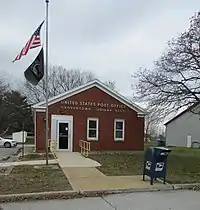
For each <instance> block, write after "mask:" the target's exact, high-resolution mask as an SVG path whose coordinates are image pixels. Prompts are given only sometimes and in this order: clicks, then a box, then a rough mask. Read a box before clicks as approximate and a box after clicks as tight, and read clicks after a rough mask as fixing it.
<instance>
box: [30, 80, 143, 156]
mask: <svg viewBox="0 0 200 210" xmlns="http://www.w3.org/2000/svg"><path fill="white" fill-rule="evenodd" d="M48 104H49V139H51V141H54V143H55V144H56V149H57V150H64V151H80V148H79V140H87V141H90V142H91V150H103V151H104V150H140V149H143V147H144V116H145V111H144V110H143V109H142V108H141V107H139V106H137V105H136V104H133V103H132V102H131V101H130V100H128V99H126V98H125V97H123V96H122V95H120V94H118V93H117V92H115V91H113V90H111V89H110V88H108V87H107V86H106V85H104V84H103V83H102V82H100V81H99V80H94V81H92V82H89V83H87V84H86V85H83V86H80V87H78V88H75V89H73V90H70V91H68V92H65V93H63V94H60V95H58V96H55V97H52V98H50V99H49V103H48ZM32 108H33V111H34V124H35V144H36V151H38V152H39V151H44V150H45V102H40V103H38V104H35V105H34V106H33V107H32Z"/></svg>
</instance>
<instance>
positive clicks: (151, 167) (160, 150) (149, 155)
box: [143, 147, 171, 185]
mask: <svg viewBox="0 0 200 210" xmlns="http://www.w3.org/2000/svg"><path fill="white" fill-rule="evenodd" d="M170 152H171V150H170V149H168V148H165V147H149V148H147V149H146V151H145V156H144V168H143V181H144V180H145V175H147V176H149V177H150V179H151V180H150V184H151V185H152V184H153V180H154V179H156V178H163V181H164V184H165V180H166V169H167V157H168V155H169V153H170Z"/></svg>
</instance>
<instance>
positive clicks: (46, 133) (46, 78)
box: [45, 0, 49, 165]
mask: <svg viewBox="0 0 200 210" xmlns="http://www.w3.org/2000/svg"><path fill="white" fill-rule="evenodd" d="M45 2H46V75H45V76H46V77H45V89H46V94H45V95H46V117H45V123H46V124H45V125H46V126H45V150H46V165H48V152H49V151H48V150H49V141H48V131H49V120H48V114H49V113H48V15H49V14H48V9H49V0H45Z"/></svg>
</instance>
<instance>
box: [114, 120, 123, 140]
mask: <svg viewBox="0 0 200 210" xmlns="http://www.w3.org/2000/svg"><path fill="white" fill-rule="evenodd" d="M124 132H125V120H122V119H115V121H114V140H115V141H124Z"/></svg>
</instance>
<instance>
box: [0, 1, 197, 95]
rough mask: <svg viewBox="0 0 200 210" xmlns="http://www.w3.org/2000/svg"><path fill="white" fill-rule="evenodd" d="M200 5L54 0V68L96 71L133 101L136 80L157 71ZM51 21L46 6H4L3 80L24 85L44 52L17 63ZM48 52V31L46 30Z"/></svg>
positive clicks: (0, 39) (0, 20) (0, 12)
mask: <svg viewBox="0 0 200 210" xmlns="http://www.w3.org/2000/svg"><path fill="white" fill-rule="evenodd" d="M198 9H200V1H199V0H167V1H166V0H151V1H147V0H139V1H138V0H137V1H136V0H101V1H99V0H50V3H49V63H50V64H51V65H62V66H64V67H65V68H69V69H71V68H79V69H82V70H86V71H92V72H93V73H94V74H95V75H96V76H97V77H98V78H99V79H100V80H102V81H106V80H113V81H115V82H116V86H117V90H118V91H119V92H120V93H121V94H123V95H125V96H132V94H134V93H133V90H132V89H131V85H132V84H133V83H134V81H133V79H132V77H131V75H132V74H134V73H135V72H137V71H138V69H139V68H140V67H145V68H151V67H152V66H153V62H154V60H156V59H157V58H159V56H160V55H161V53H162V52H164V50H165V49H166V47H167V44H166V43H167V41H168V40H171V39H172V38H173V37H176V36H177V35H178V34H179V33H181V32H183V31H184V30H186V29H187V27H188V25H189V18H190V17H191V16H193V15H194V13H195V12H197V11H198ZM43 19H45V0H34V1H33V0H32V1H31V0H17V1H14V0H6V1H3V0H0V26H1V30H0V74H2V75H3V74H5V73H6V74H7V75H8V77H10V79H16V80H19V81H20V80H23V79H24V75H23V73H24V71H25V69H26V68H27V67H28V65H29V64H30V63H31V62H32V61H33V60H34V58H35V57H36V55H37V53H38V49H35V50H31V51H29V53H28V55H27V56H24V57H23V58H21V60H20V61H17V62H15V63H12V60H13V59H14V58H15V56H16V55H17V54H18V53H19V51H20V50H21V49H22V47H24V45H25V43H26V42H27V41H28V39H29V38H30V36H31V34H32V33H33V32H34V30H35V29H36V28H37V27H38V26H39V24H40V23H41V22H42V20H43ZM41 37H42V42H43V43H44V47H45V25H44V26H43V28H42V30H41Z"/></svg>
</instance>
